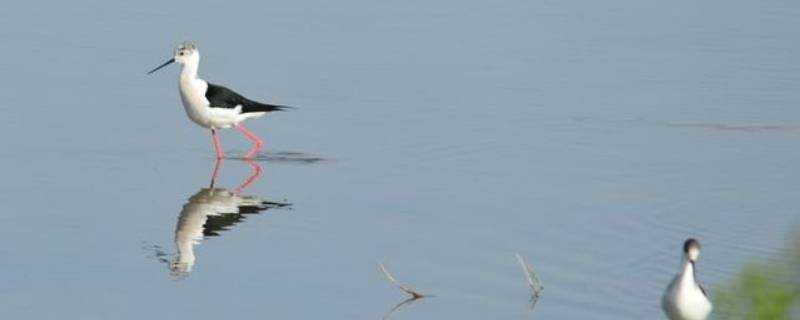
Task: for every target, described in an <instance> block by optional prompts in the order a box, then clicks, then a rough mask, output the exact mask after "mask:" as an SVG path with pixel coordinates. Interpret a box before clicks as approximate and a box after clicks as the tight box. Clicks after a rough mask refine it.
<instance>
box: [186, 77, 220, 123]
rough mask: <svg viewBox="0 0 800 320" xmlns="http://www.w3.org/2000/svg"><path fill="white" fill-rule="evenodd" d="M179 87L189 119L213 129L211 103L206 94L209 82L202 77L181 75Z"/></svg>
mask: <svg viewBox="0 0 800 320" xmlns="http://www.w3.org/2000/svg"><path fill="white" fill-rule="evenodd" d="M179 87H180V90H179V91H180V92H181V101H182V102H183V108H184V109H185V110H186V115H188V116H189V119H192V121H194V122H195V123H197V124H198V125H200V126H202V127H205V128H209V129H211V128H212V123H211V117H210V115H209V111H210V110H209V103H208V99H206V96H205V94H206V89H207V88H208V84H207V83H206V82H205V81H203V80H202V79H198V78H191V77H186V76H181V77H180V81H179Z"/></svg>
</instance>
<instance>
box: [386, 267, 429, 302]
mask: <svg viewBox="0 0 800 320" xmlns="http://www.w3.org/2000/svg"><path fill="white" fill-rule="evenodd" d="M378 267H379V268H380V270H381V273H383V275H384V276H386V279H388V280H389V282H391V283H392V284H393V285H394V286H395V287H397V288H398V289H400V291H403V292H405V293H407V294H408V295H410V296H411V298H412V300H416V299H419V298H423V297H426V295H424V294H422V293H419V292H417V291H416V290H414V289H412V288H411V287H408V286H405V285H402V284H400V283H399V282H397V279H395V278H394V276H392V274H391V273H389V270H387V269H386V267H385V266H384V265H383V263H379V264H378Z"/></svg>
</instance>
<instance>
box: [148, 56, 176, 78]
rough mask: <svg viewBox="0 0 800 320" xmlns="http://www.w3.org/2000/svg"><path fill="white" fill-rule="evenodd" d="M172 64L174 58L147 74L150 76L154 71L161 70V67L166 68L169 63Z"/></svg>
mask: <svg viewBox="0 0 800 320" xmlns="http://www.w3.org/2000/svg"><path fill="white" fill-rule="evenodd" d="M173 62H175V58H172V59H169V60H167V62H164V64H162V65H160V66H158V67H157V68H155V69H153V70H150V72H148V73H147V74H152V73H153V72H156V71H158V69H161V68H163V67H166V66H168V65H169V64H170V63H173Z"/></svg>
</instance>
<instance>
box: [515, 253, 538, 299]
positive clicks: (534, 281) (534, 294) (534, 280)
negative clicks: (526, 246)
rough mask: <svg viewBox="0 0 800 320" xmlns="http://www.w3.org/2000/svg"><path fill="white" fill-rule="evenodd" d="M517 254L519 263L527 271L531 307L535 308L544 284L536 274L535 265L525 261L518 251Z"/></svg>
mask: <svg viewBox="0 0 800 320" xmlns="http://www.w3.org/2000/svg"><path fill="white" fill-rule="evenodd" d="M516 256H517V261H519V265H520V266H521V267H522V272H523V273H525V280H526V281H527V282H528V287H529V288H530V289H531V309H533V308H534V307H535V306H536V302H537V301H539V297H541V295H542V291H544V287H543V286H542V282H541V281H539V277H537V276H536V272H534V271H533V267H531V265H530V264H528V263H527V262H525V259H523V258H522V256H521V255H519V253H517V254H516Z"/></svg>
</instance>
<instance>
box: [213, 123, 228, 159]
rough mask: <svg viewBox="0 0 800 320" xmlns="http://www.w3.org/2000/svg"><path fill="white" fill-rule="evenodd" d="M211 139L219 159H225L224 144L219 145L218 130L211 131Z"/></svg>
mask: <svg viewBox="0 0 800 320" xmlns="http://www.w3.org/2000/svg"><path fill="white" fill-rule="evenodd" d="M211 139H212V140H213V141H214V151H215V152H216V153H217V159H224V158H225V153H223V152H222V144H220V143H219V136H217V130H214V129H211Z"/></svg>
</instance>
